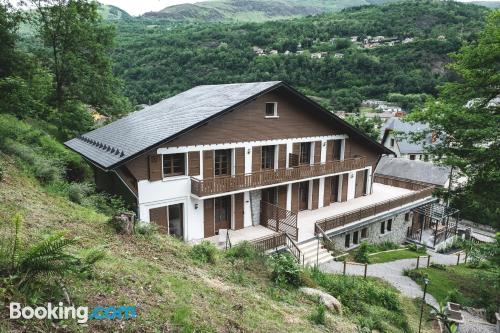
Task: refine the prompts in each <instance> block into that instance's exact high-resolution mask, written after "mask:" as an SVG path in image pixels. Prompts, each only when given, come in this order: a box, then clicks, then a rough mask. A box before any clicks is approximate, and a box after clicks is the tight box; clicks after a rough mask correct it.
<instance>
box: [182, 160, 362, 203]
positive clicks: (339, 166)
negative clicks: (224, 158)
mask: <svg viewBox="0 0 500 333" xmlns="http://www.w3.org/2000/svg"><path fill="white" fill-rule="evenodd" d="M370 164H371V162H370V161H368V160H367V159H366V158H365V157H357V158H350V159H345V160H342V161H332V162H325V163H317V164H311V165H309V164H308V165H300V166H298V167H295V168H288V169H277V170H263V171H256V172H252V173H247V174H239V175H234V176H227V177H215V178H205V179H203V180H199V179H196V178H191V193H192V194H194V195H196V196H198V197H204V196H207V195H214V194H219V193H225V192H232V191H238V190H244V189H249V188H254V187H259V186H266V185H273V184H279V183H283V182H288V181H294V180H301V179H307V178H311V177H319V176H325V175H328V174H334V173H340V172H347V171H351V170H355V169H362V168H364V167H367V166H369V165H370Z"/></svg>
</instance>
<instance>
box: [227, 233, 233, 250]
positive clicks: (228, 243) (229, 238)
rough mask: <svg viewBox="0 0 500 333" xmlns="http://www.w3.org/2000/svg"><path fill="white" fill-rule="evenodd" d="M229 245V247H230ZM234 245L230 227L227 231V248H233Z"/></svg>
mask: <svg viewBox="0 0 500 333" xmlns="http://www.w3.org/2000/svg"><path fill="white" fill-rule="evenodd" d="M228 245H229V247H228ZM232 247H233V245H232V244H231V237H229V229H228V230H227V232H226V250H227V249H228V248H229V249H230V248H232Z"/></svg>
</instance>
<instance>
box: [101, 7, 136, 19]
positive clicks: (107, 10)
mask: <svg viewBox="0 0 500 333" xmlns="http://www.w3.org/2000/svg"><path fill="white" fill-rule="evenodd" d="M98 11H99V14H100V15H101V17H102V18H103V19H104V20H111V21H113V20H123V19H127V18H130V17H131V16H130V15H129V13H127V12H126V11H124V10H123V9H121V8H118V7H116V6H112V5H102V4H101V5H100V6H99V9H98Z"/></svg>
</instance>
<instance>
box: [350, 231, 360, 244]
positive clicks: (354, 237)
mask: <svg viewBox="0 0 500 333" xmlns="http://www.w3.org/2000/svg"><path fill="white" fill-rule="evenodd" d="M352 242H353V244H358V243H359V231H355V232H354V234H353V235H352Z"/></svg>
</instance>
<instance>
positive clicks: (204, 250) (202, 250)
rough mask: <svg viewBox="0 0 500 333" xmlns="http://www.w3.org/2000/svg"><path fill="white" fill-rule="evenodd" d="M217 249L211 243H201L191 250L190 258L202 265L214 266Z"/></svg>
mask: <svg viewBox="0 0 500 333" xmlns="http://www.w3.org/2000/svg"><path fill="white" fill-rule="evenodd" d="M217 251H218V250H217V247H215V245H214V244H213V243H212V242H209V241H202V242H201V243H200V244H196V245H194V246H193V247H192V248H191V251H190V255H191V258H193V259H195V260H198V261H200V262H203V263H210V264H215V262H216V261H217Z"/></svg>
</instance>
